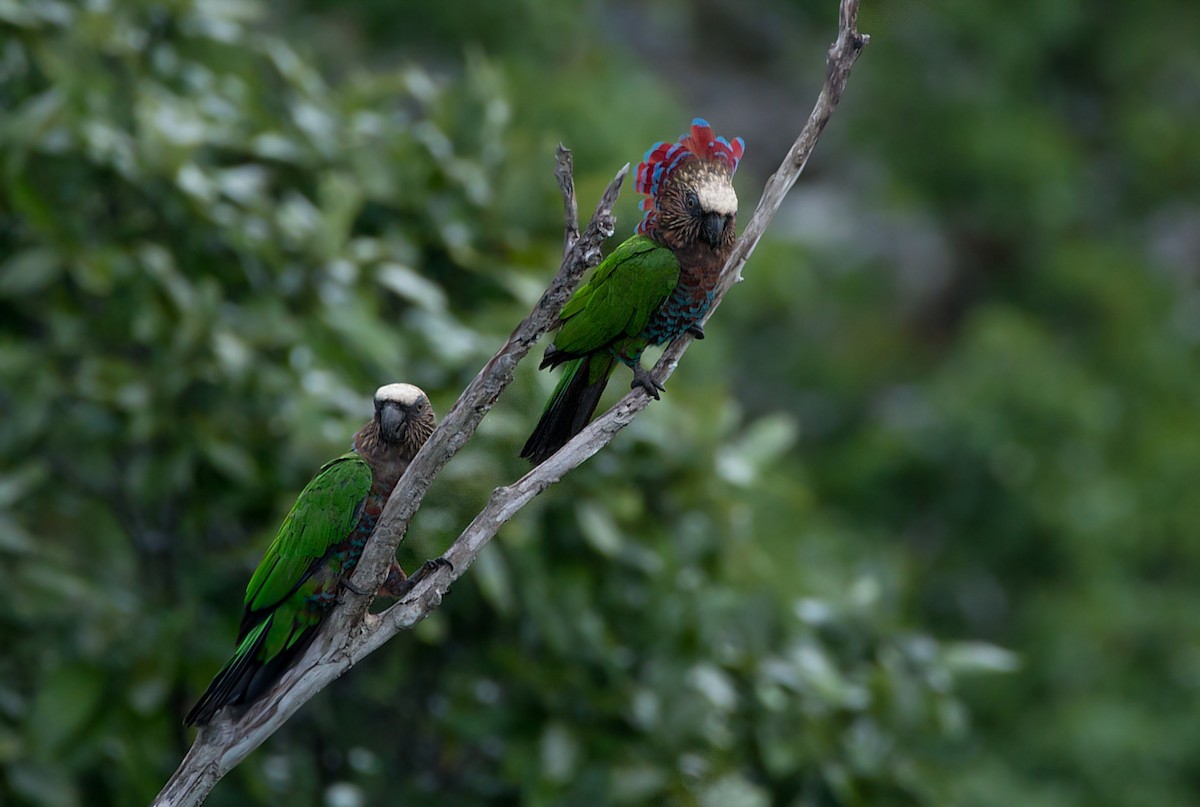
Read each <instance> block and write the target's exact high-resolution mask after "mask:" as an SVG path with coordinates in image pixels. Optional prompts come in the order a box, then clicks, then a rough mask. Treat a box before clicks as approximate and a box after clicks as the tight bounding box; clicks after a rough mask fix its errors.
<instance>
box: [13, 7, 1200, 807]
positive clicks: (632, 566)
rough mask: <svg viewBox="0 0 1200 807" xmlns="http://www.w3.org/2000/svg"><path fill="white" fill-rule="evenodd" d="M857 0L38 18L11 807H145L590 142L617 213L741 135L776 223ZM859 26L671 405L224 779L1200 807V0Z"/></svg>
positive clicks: (397, 798)
mask: <svg viewBox="0 0 1200 807" xmlns="http://www.w3.org/2000/svg"><path fill="white" fill-rule="evenodd" d="M834 5H835V4H834V3H833V2H832V0H829V1H828V2H826V0H820V2H818V1H817V0H805V1H804V2H799V0H795V1H794V2H782V0H776V1H772V0H752V2H749V3H745V4H740V5H729V4H718V3H714V2H709V1H708V0H705V2H700V3H683V2H678V0H657V2H650V3H632V2H599V0H592V1H590V2H586V1H585V0H574V2H557V1H556V2H551V0H523V1H522V2H519V3H504V4H499V3H492V2H488V1H487V0H465V1H464V2H459V3H452V4H450V3H446V4H441V5H440V6H439V5H438V4H433V5H431V4H428V3H418V2H413V1H412V0H355V1H354V2H332V0H271V2H259V3H248V2H240V1H239V2H233V1H232V0H153V1H152V0H90V1H89V2H78V3H77V2H64V1H63V0H38V2H22V0H16V2H12V1H11V0H10V1H9V2H0V110H3V113H2V115H0V647H3V652H2V653H0V802H2V803H4V804H14V805H47V807H71V806H72V805H128V804H138V803H145V802H147V801H149V800H150V799H151V798H152V797H153V795H154V793H155V792H156V791H157V790H158V788H159V787H160V786H161V784H162V783H163V782H164V781H165V779H166V777H167V776H168V775H169V773H170V772H171V770H173V769H174V767H175V765H176V763H177V762H178V760H179V758H180V756H181V754H182V752H183V751H184V750H185V749H186V747H187V745H188V742H189V736H188V734H187V732H185V731H184V730H183V729H182V728H181V727H180V718H181V716H182V714H183V713H184V711H185V710H186V708H187V706H188V705H189V704H190V702H191V701H192V699H194V697H195V696H196V695H197V694H198V693H199V692H200V691H201V690H202V688H203V687H204V685H205V684H206V683H207V681H208V678H209V677H210V676H211V675H212V674H213V672H214V671H215V670H216V669H217V668H218V666H219V665H220V664H221V662H222V661H223V660H224V659H225V658H226V657H227V655H228V653H229V651H230V650H231V644H232V639H233V635H234V632H235V626H236V622H237V619H238V616H239V608H238V603H239V602H240V597H241V590H242V588H243V586H244V584H245V580H246V578H247V576H248V574H249V571H250V570H251V569H252V567H253V565H254V563H255V562H256V560H257V558H258V556H259V554H260V552H261V551H262V548H263V547H264V546H265V544H266V542H267V541H268V540H269V538H270V536H271V534H272V533H273V530H274V528H275V527H276V525H277V524H278V522H279V520H280V518H281V517H282V515H283V513H284V512H286V509H287V507H288V506H289V504H290V502H291V500H292V498H293V497H294V496H295V493H296V492H297V491H298V490H299V488H300V487H301V486H302V485H303V484H304V482H305V481H306V480H307V479H308V478H309V476H310V475H311V474H312V472H313V470H314V469H315V468H316V467H317V466H318V465H319V464H320V463H321V462H323V461H324V460H325V459H327V458H328V457H330V456H332V455H334V454H335V453H337V452H340V451H341V450H342V449H343V447H344V445H345V444H346V441H347V440H348V439H349V436H350V435H351V434H352V433H353V431H354V430H355V429H356V428H357V426H358V425H359V423H360V422H362V421H363V420H364V419H365V418H366V416H367V414H368V410H369V403H368V402H369V395H370V393H371V391H372V390H373V389H374V388H375V387H376V386H377V385H378V384H380V383H383V382H387V381H392V380H406V381H411V382H414V383H417V384H419V385H421V386H422V387H424V388H425V389H426V390H428V391H429V392H430V394H431V396H432V397H433V400H434V402H435V406H436V408H437V409H438V410H439V411H444V410H445V408H446V407H447V406H448V405H449V404H450V402H452V401H453V399H454V397H455V396H456V395H457V392H458V391H459V390H460V389H461V387H462V385H463V384H464V383H465V381H466V380H467V379H469V378H470V377H471V376H472V375H473V374H474V372H475V371H476V369H477V368H478V366H479V364H480V362H481V361H483V360H484V359H485V358H486V357H487V356H488V355H490V354H491V352H492V351H493V350H494V349H495V347H496V346H497V345H498V344H499V343H500V341H501V340H502V338H503V336H504V335H505V334H506V333H507V332H508V330H509V329H510V328H511V327H512V325H513V324H514V323H515V322H516V321H517V319H518V317H519V316H520V315H521V313H522V312H523V311H524V310H525V309H526V308H527V307H528V305H529V303H530V302H531V301H532V300H533V299H534V298H535V297H536V295H537V294H538V293H539V291H540V290H541V288H542V287H543V285H544V284H545V283H546V282H547V281H548V279H549V277H550V275H551V272H552V268H553V267H554V266H555V265H556V264H557V255H558V253H559V250H560V245H561V232H560V230H559V222H560V213H559V206H558V199H557V192H556V189H555V186H554V182H553V178H552V176H551V171H550V169H551V166H552V149H553V145H554V144H555V143H556V142H557V141H560V140H561V141H563V142H565V143H566V144H568V145H569V146H571V147H572V148H573V149H574V150H575V154H576V165H577V172H578V177H577V178H578V182H579V186H580V190H581V199H582V200H584V204H585V206H586V205H590V204H591V201H592V200H593V199H594V198H595V195H596V193H597V192H598V190H599V189H600V188H601V187H602V185H603V183H604V182H606V181H607V179H608V178H609V177H610V176H611V175H612V172H613V171H614V170H615V169H616V168H617V167H618V166H619V165H620V164H622V163H624V162H626V161H636V159H637V158H638V157H639V156H640V154H641V153H642V151H643V150H644V149H645V148H646V147H647V146H648V145H649V144H650V143H651V142H653V141H654V140H657V139H661V138H669V137H673V136H674V135H675V134H676V133H677V132H679V131H682V129H683V127H684V126H685V124H686V122H687V121H688V120H689V119H690V118H691V117H692V116H694V115H703V116H705V117H707V118H709V119H710V120H712V121H713V122H714V124H715V125H716V126H717V127H718V130H719V131H721V132H723V133H725V134H727V135H730V136H732V135H735V134H741V135H743V136H745V137H746V139H747V142H748V148H747V157H746V159H745V161H744V162H743V168H742V170H741V172H740V174H739V180H738V184H739V188H740V190H741V195H742V199H743V206H744V208H747V209H748V208H749V207H750V206H751V205H752V204H753V202H754V200H755V199H756V198H757V191H758V188H759V187H761V182H762V180H763V178H764V177H765V176H766V174H767V173H768V172H769V171H770V170H771V169H772V168H773V167H774V165H775V164H776V163H777V162H778V160H779V158H780V157H781V156H782V154H783V151H784V149H785V147H786V145H787V143H788V142H789V141H790V139H791V138H792V137H793V136H794V134H795V132H796V131H798V128H799V124H800V123H801V121H802V120H803V117H804V116H805V115H806V114H807V110H808V107H809V104H810V103H811V99H812V97H813V95H814V92H815V88H816V85H817V83H818V82H819V80H820V77H821V75H822V69H823V59H824V52H825V46H826V44H827V41H828V40H829V39H830V38H831V37H832V34H833V31H834ZM860 27H861V28H862V30H864V31H867V32H869V33H871V34H873V35H874V39H873V40H872V44H871V46H870V48H869V50H868V51H867V53H866V54H865V56H864V58H863V59H862V61H861V62H860V63H859V66H858V68H857V70H856V73H855V75H854V77H853V78H852V80H851V85H850V89H849V92H848V94H847V96H846V98H845V100H844V103H843V106H842V109H841V110H840V111H839V114H838V115H837V117H836V118H835V119H834V122H833V125H832V127H831V129H830V130H829V131H828V132H827V134H826V137H825V140H824V142H823V143H822V144H821V147H820V149H819V150H818V155H817V159H816V161H815V162H814V165H813V166H812V167H811V170H810V171H809V173H807V174H806V175H805V177H804V178H803V179H802V181H801V184H800V186H799V187H798V188H797V190H796V192H795V194H794V197H793V200H792V202H790V203H789V206H788V208H786V209H785V211H784V213H783V214H782V215H781V217H780V218H779V219H778V220H777V221H776V224H775V226H774V229H773V231H772V232H771V233H770V234H769V235H770V242H769V243H764V244H763V245H762V247H761V248H760V249H759V251H758V252H757V253H756V254H755V257H754V259H753V260H752V261H751V264H750V266H749V268H748V271H747V282H746V283H744V284H742V285H741V286H739V287H738V288H737V289H736V290H734V292H733V293H732V294H731V295H730V297H729V300H728V302H727V303H726V305H725V306H723V307H722V309H721V310H720V312H719V313H718V315H717V317H716V318H715V319H714V320H713V322H712V323H711V324H710V327H709V329H708V331H709V338H708V339H707V340H705V342H704V343H703V344H701V345H697V346H696V347H695V348H694V349H693V350H691V351H690V352H689V354H688V356H687V359H686V361H685V363H684V364H683V366H682V368H681V370H680V372H679V373H677V374H676V375H675V376H674V377H673V379H672V381H671V384H670V389H669V390H668V394H667V395H666V396H665V397H664V401H663V402H662V403H661V404H656V405H654V406H652V407H651V408H650V410H649V411H648V412H647V413H646V414H645V415H644V416H643V417H642V418H640V419H639V420H638V422H637V423H635V424H634V425H633V426H632V427H631V428H630V429H628V430H627V431H626V432H625V433H623V434H622V435H621V436H620V437H619V438H618V439H617V441H616V442H615V443H614V444H613V445H612V446H611V447H610V448H609V449H608V450H607V451H605V452H604V453H603V454H601V455H600V456H598V457H596V458H595V459H594V460H593V461H591V462H589V463H588V464H587V465H586V466H584V467H583V468H581V469H579V471H578V472H576V473H574V474H572V476H571V477H570V478H569V479H568V480H566V481H565V482H564V483H562V484H561V485H559V486H557V487H556V488H554V489H553V490H552V491H550V492H549V493H547V494H546V495H545V496H543V497H542V498H541V499H540V500H539V501H538V502H536V503H535V505H534V506H532V507H531V508H530V509H529V510H527V511H526V512H525V513H524V514H523V515H522V516H521V517H520V518H518V519H517V520H516V521H515V522H514V523H513V524H511V525H510V526H509V527H507V528H506V529H505V530H504V532H503V533H502V534H501V536H500V538H499V540H498V541H497V542H496V544H495V545H493V546H492V547H490V548H489V550H488V551H487V552H486V553H485V555H484V557H483V559H482V561H481V562H480V563H479V564H478V565H477V567H476V568H474V569H472V570H471V572H470V574H468V575H467V577H465V578H464V579H463V581H461V582H460V583H459V584H458V585H457V586H456V587H455V589H454V592H453V594H452V596H450V597H449V598H448V599H447V601H446V603H445V604H444V606H443V608H442V609H441V610H440V611H439V612H438V613H437V614H435V615H434V616H433V617H432V618H431V619H429V620H428V621H427V622H425V623H423V624H422V625H421V626H420V627H419V629H418V630H416V631H414V633H413V634H412V635H408V636H403V637H401V638H400V639H399V640H398V641H395V642H393V643H392V644H391V645H389V646H388V647H387V648H385V649H384V650H383V651H381V652H380V653H378V654H376V655H375V656H373V657H372V658H371V659H370V660H369V661H368V662H367V663H365V664H364V665H362V666H361V667H360V668H358V669H356V670H354V672H353V673H352V674H350V675H349V676H347V677H346V678H345V679H343V680H341V681H339V682H337V684H336V685H334V686H333V687H331V688H330V689H329V690H327V691H326V692H325V693H323V694H322V696H321V697H319V698H318V699H317V700H316V701H314V702H313V703H311V704H309V706H308V707H306V708H305V709H304V710H303V712H302V713H301V714H299V715H298V716H297V717H296V719H294V720H293V721H291V722H290V723H289V724H288V725H287V726H286V727H285V728H284V729H283V730H282V731H281V732H280V733H279V734H278V735H277V736H275V737H274V738H273V739H272V740H271V741H270V742H269V743H268V744H267V745H266V746H265V747H264V748H263V749H261V750H260V751H258V752H257V753H256V754H255V755H254V756H253V757H251V758H250V759H249V760H248V761H247V762H246V763H245V764H244V765H243V766H241V767H240V768H239V769H238V770H236V771H235V772H234V773H233V774H231V775H230V776H229V777H228V779H227V780H226V781H224V782H223V783H221V784H220V785H219V786H218V787H217V789H216V790H215V791H214V793H213V795H212V798H211V799H210V802H209V803H210V804H213V805H249V804H282V803H286V804H290V805H297V806H298V807H302V806H303V805H330V807H353V806H354V805H360V804H363V805H374V804H403V803H421V804H427V805H458V804H489V805H507V804H518V803H519V804H529V805H552V804H553V805H592V804H679V805H734V806H736V805H746V806H747V807H749V806H751V805H755V806H756V805H768V804H779V805H804V807H817V806H818V805H821V806H824V805H905V804H912V805H980V806H981V807H988V806H989V805H996V806H997V807H999V805H1013V804H1021V805H1034V806H1036V807H1068V806H1069V805H1083V804H1087V805H1096V806H1098V807H1109V806H1111V807H1118V806H1119V807H1130V806H1136V805H1154V806H1155V807H1171V806H1172V805H1186V804H1195V803H1196V785H1197V782H1198V781H1200V721H1197V720H1196V719H1195V706H1196V702H1197V693H1198V691H1200V644H1198V637H1200V609H1198V608H1197V607H1196V594H1195V592H1196V590H1197V587H1198V586H1200V542H1197V541H1196V525H1197V524H1198V523H1200V497H1197V496H1196V495H1195V491H1196V488H1197V483H1198V482H1200V424H1198V420H1197V414H1196V403H1195V402H1196V400H1197V398H1198V396H1200V381H1198V379H1200V374H1197V372H1196V363H1197V359H1198V358H1200V348H1198V340H1200V282H1198V280H1200V198H1198V195H1200V191H1198V189H1200V148H1198V147H1197V145H1196V143H1197V139H1196V132H1197V131H1200V100H1198V98H1197V95H1196V83H1195V76H1197V75H1198V74H1200V50H1198V49H1197V48H1196V47H1195V43H1196V42H1197V41H1200V6H1197V5H1195V4H1189V3H1184V2H1168V1H1167V0H1146V1H1145V2H1142V3H1138V4H1128V3H1117V2H1102V3H1099V4H1095V3H1093V4H1089V5H1088V6H1087V7H1086V8H1085V7H1084V4H1081V3H1073V2H1059V3H1043V2H1034V1H1033V0H1019V2H1016V3H1008V4H995V3H987V2H984V0H956V1H955V2H951V3H939V4H918V3H907V2H900V0H888V2H869V3H868V4H867V8H866V9H864V13H863V18H862V20H861V26H860ZM635 203H636V202H635V200H634V199H633V194H632V193H627V194H626V198H625V199H623V201H622V206H621V208H620V210H619V213H620V214H621V219H620V225H619V230H620V233H619V235H620V236H621V237H624V236H625V235H626V234H627V233H628V232H629V231H630V229H631V228H632V226H633V222H634V221H635V215H636V214H635V212H634V206H635ZM530 364H532V363H530ZM551 382H552V379H551V378H549V377H548V376H547V374H540V375H539V374H535V372H534V371H533V368H532V366H528V367H525V368H523V369H522V372H521V373H520V374H519V377H518V381H517V383H516V384H515V385H514V387H513V389H512V390H511V391H510V392H509V393H508V394H507V395H506V397H505V399H504V400H502V401H501V404H500V406H499V407H498V408H497V410H496V411H495V412H494V413H493V414H491V415H489V417H488V419H487V420H486V421H485V422H484V427H483V429H482V432H481V436H480V438H479V439H478V440H476V441H475V442H474V443H473V444H472V446H471V447H470V449H469V450H468V451H466V452H464V454H463V455H461V456H460V457H459V458H458V459H457V460H456V461H455V462H454V463H453V464H451V465H450V466H449V467H448V468H447V471H446V473H445V474H444V476H443V478H442V479H441V481H440V482H439V483H438V485H437V486H436V488H435V489H434V491H433V492H432V494H431V496H430V498H429V499H428V500H427V501H428V504H427V505H426V506H425V508H424V509H423V510H422V512H421V513H420V515H419V517H418V520H417V523H416V525H415V527H414V529H413V530H412V532H411V534H410V538H409V540H408V542H407V543H406V545H405V546H404V547H403V549H402V552H403V555H404V557H403V560H404V562H405V563H406V565H410V566H411V565H413V564H415V563H417V562H419V561H420V560H421V559H422V558H424V557H427V556H430V555H432V554H434V553H437V552H440V551H441V550H442V549H443V548H444V547H445V546H446V545H447V543H448V542H449V541H451V540H452V539H453V537H454V536H455V535H456V534H457V532H458V530H459V529H460V528H461V526H463V525H464V524H465V523H466V520H467V519H468V518H469V517H470V515H472V514H473V513H474V511H475V509H476V508H477V507H478V506H479V505H480V504H481V503H482V501H483V500H484V498H485V497H486V495H487V493H488V492H489V491H490V489H491V488H492V487H494V486H496V485H499V484H503V483H504V482H506V481H508V480H511V479H512V478H514V477H515V476H517V475H518V474H520V473H521V472H522V468H523V466H522V464H521V463H520V462H519V461H518V460H517V459H516V457H515V455H516V451H517V448H518V446H519V445H520V442H521V441H522V440H523V438H524V436H525V434H526V433H527V431H528V430H529V428H530V427H531V426H532V422H533V414H532V413H533V412H534V411H536V409H537V408H538V407H539V406H540V405H541V400H542V399H543V397H544V395H545V394H546V393H547V391H548V390H549V387H550V384H551ZM614 386H617V385H614Z"/></svg>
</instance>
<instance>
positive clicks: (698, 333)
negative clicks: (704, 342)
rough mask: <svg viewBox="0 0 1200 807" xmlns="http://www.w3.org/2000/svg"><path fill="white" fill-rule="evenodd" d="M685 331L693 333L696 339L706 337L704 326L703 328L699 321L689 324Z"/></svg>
mask: <svg viewBox="0 0 1200 807" xmlns="http://www.w3.org/2000/svg"><path fill="white" fill-rule="evenodd" d="M685 333H689V334H691V335H692V337H693V338H695V339H703V338H704V328H702V327H701V326H700V323H699V322H697V323H696V324H695V325H689V326H688V327H687V331H685Z"/></svg>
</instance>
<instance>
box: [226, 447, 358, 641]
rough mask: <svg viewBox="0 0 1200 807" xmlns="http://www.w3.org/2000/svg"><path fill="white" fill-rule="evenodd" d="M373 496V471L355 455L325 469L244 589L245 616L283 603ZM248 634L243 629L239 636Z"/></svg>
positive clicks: (306, 490) (289, 516)
mask: <svg viewBox="0 0 1200 807" xmlns="http://www.w3.org/2000/svg"><path fill="white" fill-rule="evenodd" d="M370 490H371V467H370V466H369V465H367V463H366V461H365V460H363V459H362V458H361V457H360V456H358V455H357V454H355V453H353V452H350V453H347V454H343V455H342V456H340V457H338V458H337V459H335V460H332V461H331V462H328V463H326V464H325V465H324V466H323V467H322V468H321V470H320V471H319V472H317V475H316V477H314V478H313V480H312V481H311V482H309V483H308V486H307V487H305V488H304V490H303V491H301V492H300V496H299V497H298V498H297V499H296V503H295V504H294V505H292V509H291V512H289V513H288V514H287V518H285V519H284V520H283V525H282V526H280V528H279V532H278V533H277V534H276V536H275V540H274V541H272V542H271V546H270V547H268V549H267V552H266V554H265V555H263V559H262V560H261V561H260V562H259V564H258V568H257V569H255V570H254V576H253V577H251V578H250V583H249V585H247V586H246V600H245V602H246V611H247V613H249V612H252V611H262V610H264V609H268V608H271V607H273V606H275V605H278V604H279V603H280V602H282V601H283V600H284V599H285V598H286V597H287V596H288V595H289V594H290V593H292V592H293V591H295V589H296V586H298V585H300V583H302V582H303V581H304V579H305V577H306V576H307V574H308V570H309V567H310V566H311V565H312V562H313V561H314V560H315V559H317V558H319V557H321V556H322V555H324V554H325V552H326V550H328V549H329V547H331V546H333V545H334V544H336V543H338V542H340V541H342V540H344V539H345V538H346V536H347V535H348V534H349V533H350V530H351V529H352V528H353V527H354V524H355V523H356V522H357V521H358V518H359V511H360V508H361V506H362V503H363V501H364V500H365V499H366V498H367V493H368V492H369V491H370ZM247 632H248V628H247V626H245V625H243V631H242V636H243V637H244V636H245V635H246V633H247Z"/></svg>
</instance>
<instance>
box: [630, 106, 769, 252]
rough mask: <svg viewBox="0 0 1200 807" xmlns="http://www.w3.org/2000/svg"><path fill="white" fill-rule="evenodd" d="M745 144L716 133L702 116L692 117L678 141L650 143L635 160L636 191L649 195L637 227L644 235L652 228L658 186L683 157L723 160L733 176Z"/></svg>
mask: <svg viewBox="0 0 1200 807" xmlns="http://www.w3.org/2000/svg"><path fill="white" fill-rule="evenodd" d="M745 148H746V143H745V141H743V140H742V138H740V137H735V138H734V139H733V140H732V142H731V141H729V140H726V139H725V138H723V137H718V136H717V134H716V133H715V132H714V131H713V128H712V126H710V125H709V123H708V121H706V120H704V118H695V119H694V120H693V121H692V127H691V131H688V132H685V133H683V134H681V135H680V136H679V140H678V141H677V142H675V143H668V142H666V141H660V142H658V143H655V144H654V145H653V146H651V147H650V149H649V150H648V151H647V152H646V155H645V156H644V157H643V158H642V162H641V163H639V164H638V168H637V178H636V179H635V180H634V188H635V189H636V190H637V192H638V193H644V194H646V196H647V197H648V198H646V199H643V200H642V210H644V211H646V215H645V217H644V218H643V219H642V221H641V222H640V223H639V224H638V228H637V231H638V232H639V233H641V234H643V235H648V234H649V232H650V231H653V229H654V225H655V223H656V222H655V218H656V217H655V213H656V211H655V200H656V198H657V196H658V190H659V188H661V187H662V183H663V181H664V180H666V179H668V178H670V176H671V173H672V172H673V171H674V170H675V169H676V168H677V167H678V166H679V165H680V164H681V163H683V161H684V160H686V159H687V158H689V157H692V158H696V159H701V160H705V161H707V162H721V163H724V164H725V165H726V166H727V167H728V168H729V176H731V177H732V176H733V173H734V172H735V171H737V167H738V163H739V162H740V161H741V159H742V152H743V151H744V150H745Z"/></svg>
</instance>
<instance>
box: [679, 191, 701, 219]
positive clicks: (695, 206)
mask: <svg viewBox="0 0 1200 807" xmlns="http://www.w3.org/2000/svg"><path fill="white" fill-rule="evenodd" d="M683 203H684V204H685V205H686V206H687V212H689V213H691V214H692V215H693V216H698V215H700V197H698V196H697V195H696V192H695V191H688V192H687V196H686V197H684V200H683Z"/></svg>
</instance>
